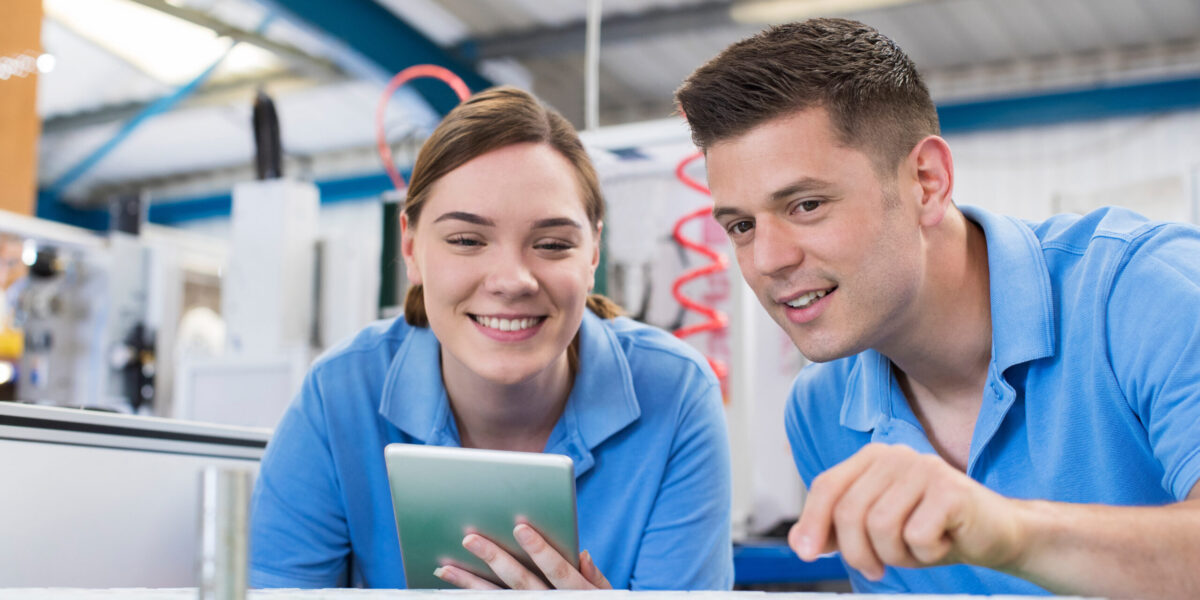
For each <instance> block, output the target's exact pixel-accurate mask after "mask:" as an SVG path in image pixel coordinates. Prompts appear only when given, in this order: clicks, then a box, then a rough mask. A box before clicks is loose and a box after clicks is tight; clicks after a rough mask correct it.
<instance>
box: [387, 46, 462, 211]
mask: <svg viewBox="0 0 1200 600" xmlns="http://www.w3.org/2000/svg"><path fill="white" fill-rule="evenodd" d="M419 77H432V78H434V79H438V80H440V81H442V82H444V83H445V84H446V85H448V86H450V89H452V90H454V93H456V94H458V100H459V101H460V102H461V101H463V100H466V99H467V98H469V97H470V96H471V89H470V88H468V87H467V84H465V83H463V80H462V79H460V78H459V76H458V75H455V74H454V72H453V71H451V70H450V69H447V68H445V67H439V66H437V65H413V66H411V67H409V68H407V69H404V70H403V71H400V72H399V73H396V75H395V77H392V80H391V81H389V82H388V84H387V88H385V89H384V90H383V97H382V98H380V99H379V108H377V109H375V144H376V146H377V147H378V148H379V158H381V159H383V168H384V169H386V170H387V174H388V177H390V178H391V179H392V184H393V185H395V186H396V189H397V190H399V191H404V188H406V187H408V184H407V183H405V182H404V178H403V177H401V176H400V171H399V170H397V169H396V165H395V164H393V163H392V148H391V146H388V144H387V136H385V135H384V131H383V118H384V116H385V115H386V114H387V106H388V102H389V101H390V100H391V99H392V94H395V93H396V90H398V89H400V86H402V85H404V84H406V83H408V82H409V81H412V80H413V79H417V78H419Z"/></svg>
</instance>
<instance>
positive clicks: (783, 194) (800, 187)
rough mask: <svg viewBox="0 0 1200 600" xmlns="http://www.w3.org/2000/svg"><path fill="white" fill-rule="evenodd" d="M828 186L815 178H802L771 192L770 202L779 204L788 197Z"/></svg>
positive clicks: (827, 183) (825, 182)
mask: <svg viewBox="0 0 1200 600" xmlns="http://www.w3.org/2000/svg"><path fill="white" fill-rule="evenodd" d="M828 186H829V182H827V181H824V180H822V179H817V178H815V177H803V178H801V179H798V180H796V181H793V182H792V183H789V184H788V185H785V186H783V187H781V188H779V189H777V190H775V191H774V192H771V201H772V202H779V201H780V200H786V199H787V198H788V197H789V196H793V195H795V194H798V193H800V192H808V191H811V190H815V189H821V188H824V187H828Z"/></svg>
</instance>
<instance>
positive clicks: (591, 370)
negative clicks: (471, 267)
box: [379, 311, 641, 477]
mask: <svg viewBox="0 0 1200 600" xmlns="http://www.w3.org/2000/svg"><path fill="white" fill-rule="evenodd" d="M579 336H580V339H579V370H578V372H577V373H576V374H575V383H574V385H573V386H572V388H571V394H570V396H568V397H567V405H566V407H565V408H564V410H563V415H562V417H560V418H559V420H558V423H557V424H556V425H555V426H554V431H553V432H551V434H550V439H549V440H548V441H547V444H546V451H547V452H553V453H558V454H565V455H567V456H569V457H571V459H572V460H573V461H575V474H576V476H577V477H578V476H579V475H582V474H583V473H585V472H586V471H588V470H589V469H591V468H592V466H593V465H594V464H595V458H594V457H593V456H592V450H593V449H594V448H595V447H596V446H598V445H600V444H601V443H602V442H604V441H605V440H607V439H608V438H610V437H612V436H613V435H615V434H616V433H617V432H619V431H621V430H622V429H625V428H626V427H627V426H629V425H630V424H631V423H633V422H634V421H636V420H637V419H638V417H639V416H641V408H640V406H639V405H638V401H637V395H636V394H635V392H634V387H633V375H632V371H631V370H630V367H629V362H628V360H626V357H625V352H624V351H623V350H622V349H621V345H620V342H619V341H618V340H617V337H616V335H615V334H614V333H613V332H612V330H611V329H610V328H609V327H606V326H605V324H604V322H603V320H602V319H600V317H597V316H596V315H594V314H593V313H592V312H591V311H584V315H583V323H582V324H581V326H580V334H579ZM440 365H441V344H440V343H439V342H438V339H437V337H436V336H434V335H433V331H432V330H430V329H429V328H428V327H410V328H409V331H408V335H406V336H405V339H404V341H403V342H402V343H401V344H400V348H399V349H398V350H397V352H396V354H395V356H394V357H393V359H392V363H391V365H390V367H389V368H388V375H387V378H386V380H385V382H384V385H383V398H382V400H381V402H380V406H379V413H380V415H382V416H383V417H384V418H385V419H387V420H388V421H389V422H391V423H392V424H393V425H395V426H396V427H398V428H399V429H400V430H401V431H403V432H405V433H406V434H408V435H409V436H411V437H412V438H414V439H416V440H419V441H421V442H424V443H427V444H437V445H454V446H457V445H459V439H458V431H457V426H456V425H455V423H454V418H453V415H452V413H451V411H450V403H449V401H448V399H447V397H446V388H445V386H444V385H443V383H442V376H441V368H440Z"/></svg>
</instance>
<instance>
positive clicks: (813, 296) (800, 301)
mask: <svg viewBox="0 0 1200 600" xmlns="http://www.w3.org/2000/svg"><path fill="white" fill-rule="evenodd" d="M828 293H829V291H828V290H821V291H819V292H809V293H807V294H805V295H803V296H800V297H799V298H796V299H795V300H792V301H791V302H788V303H787V305H788V306H790V307H792V308H804V307H806V306H808V305H809V304H812V303H813V302H816V301H817V300H820V299H821V298H824V297H825V294H828Z"/></svg>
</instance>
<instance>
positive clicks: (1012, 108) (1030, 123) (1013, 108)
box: [938, 77, 1200, 133]
mask: <svg viewBox="0 0 1200 600" xmlns="http://www.w3.org/2000/svg"><path fill="white" fill-rule="evenodd" d="M1198 107H1200V77H1192V78H1186V79H1173V80H1165V81H1150V82H1140V83H1134V84H1123V85H1113V86H1104V87H1098V88H1088V89H1077V90H1062V91H1056V92H1051V93H1043V94H1037V95H1027V96H1019V97H1011V98H995V99H989V100H982V101H971V102H960V103H952V104H943V105H940V106H938V119H939V120H940V121H941V125H942V133H968V132H974V131H983V130H989V129H1007V128H1012V127H1034V126H1039V125H1058V124H1062V123H1071V122H1078V121H1090V120H1096V119H1109V118H1116V117H1128V116H1134V115H1140V114H1150V113H1157V112H1166V111H1171V110H1187V109H1195V108H1198Z"/></svg>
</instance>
